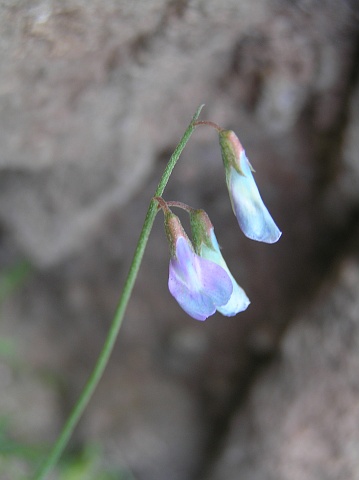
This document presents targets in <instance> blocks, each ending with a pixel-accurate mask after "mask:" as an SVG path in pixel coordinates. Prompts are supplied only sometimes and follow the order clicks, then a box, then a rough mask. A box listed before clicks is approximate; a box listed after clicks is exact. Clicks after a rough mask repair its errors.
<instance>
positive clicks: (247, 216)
mask: <svg viewBox="0 0 359 480" xmlns="http://www.w3.org/2000/svg"><path fill="white" fill-rule="evenodd" d="M219 142H220V146H221V150H222V158H223V163H224V167H225V172H226V182H227V187H228V191H229V196H230V199H231V204H232V209H233V212H234V214H235V216H236V217H237V220H238V223H239V226H240V228H241V230H242V231H243V233H244V234H245V235H246V236H247V237H248V238H251V239H253V240H258V241H260V242H266V243H275V242H276V241H277V240H279V237H280V236H281V234H282V232H281V231H280V230H279V229H278V227H277V225H276V224H275V223H274V220H273V218H272V217H271V215H270V213H269V212H268V210H267V208H266V206H265V205H264V203H263V200H262V198H261V196H260V194H259V191H258V188H257V185H256V183H255V180H254V178H253V173H252V172H253V168H252V166H251V164H250V163H249V161H248V159H247V157H246V154H245V151H244V149H243V147H242V145H241V143H240V141H239V140H238V138H237V136H236V134H235V133H234V132H232V131H231V130H220V131H219Z"/></svg>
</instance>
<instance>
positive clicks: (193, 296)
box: [165, 209, 233, 320]
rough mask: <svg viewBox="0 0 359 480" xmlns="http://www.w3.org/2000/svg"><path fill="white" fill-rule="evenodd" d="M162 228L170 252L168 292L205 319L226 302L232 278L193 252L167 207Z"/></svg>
mask: <svg viewBox="0 0 359 480" xmlns="http://www.w3.org/2000/svg"><path fill="white" fill-rule="evenodd" d="M165 229H166V233H167V237H168V240H169V243H170V252H171V260H170V266H169V278H168V288H169V291H170V292H171V294H172V295H173V296H174V298H175V299H176V300H177V302H178V303H179V305H180V306H181V307H182V308H183V310H184V311H185V312H186V313H188V314H189V315H191V317H193V318H195V319H196V320H206V318H208V317H209V316H210V315H213V314H214V313H215V311H216V310H217V309H218V308H219V307H222V306H223V305H226V304H227V303H228V301H229V299H230V298H231V295H232V291H233V285H232V281H231V279H230V277H229V275H228V273H227V272H226V271H225V269H224V268H222V267H221V266H220V265H218V264H217V263H215V262H212V261H210V260H207V259H205V258H201V257H200V256H199V255H197V254H196V253H195V251H194V249H193V246H192V244H191V242H190V240H189V238H188V237H187V235H186V233H185V231H184V230H183V227H182V225H181V223H180V220H179V218H178V217H177V216H176V215H174V214H173V213H172V212H171V211H170V210H169V209H168V211H166V212H165Z"/></svg>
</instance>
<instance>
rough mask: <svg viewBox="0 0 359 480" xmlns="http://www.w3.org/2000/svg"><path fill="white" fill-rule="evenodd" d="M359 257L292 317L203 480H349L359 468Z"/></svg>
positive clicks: (349, 262) (349, 261)
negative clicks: (277, 353) (278, 352)
mask: <svg viewBox="0 0 359 480" xmlns="http://www.w3.org/2000/svg"><path fill="white" fill-rule="evenodd" d="M358 289H359V262H358V259H357V258H349V259H347V260H346V261H345V262H344V263H343V264H342V266H341V268H340V272H339V274H338V278H337V279H336V281H332V283H331V285H327V286H326V288H324V289H323V291H322V294H321V295H320V296H319V297H318V300H317V301H316V303H315V305H314V306H313V307H312V308H310V309H309V310H308V311H307V312H306V313H304V314H303V315H302V316H301V317H300V318H298V319H296V322H295V324H294V325H293V327H292V328H290V331H289V332H288V333H287V335H286V336H285V338H284V341H283V344H282V347H281V355H280V357H279V358H277V359H276V361H275V362H274V364H273V365H272V366H271V367H270V369H269V370H266V371H265V372H264V374H263V375H261V377H260V378H259V379H258V383H257V385H256V386H255V388H254V389H253V391H252V393H251V395H250V397H249V398H248V400H247V402H246V405H245V406H244V407H243V408H241V409H240V411H239V412H238V414H237V415H236V416H235V418H234V419H233V422H232V426H231V432H230V434H229V437H228V440H227V442H226V446H225V448H224V452H223V454H222V455H221V459H220V460H219V461H218V463H217V465H216V467H215V472H214V473H213V474H212V475H209V476H208V477H207V478H208V479H211V480H216V479H221V480H235V479H238V478H243V479H245V480H257V479H260V478H266V479H268V480H287V479H289V478H290V479H293V480H304V479H305V480H312V479H313V480H317V479H323V480H324V479H325V480H340V479H342V478H346V479H348V480H351V479H352V480H354V479H356V478H358V472H359V457H358V449H357V446H358V443H359V402H358V389H359V381H358V375H357V372H358V368H359V353H358V352H359V350H358V347H359V301H358Z"/></svg>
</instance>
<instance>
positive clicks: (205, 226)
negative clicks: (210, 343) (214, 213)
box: [190, 210, 250, 317]
mask: <svg viewBox="0 0 359 480" xmlns="http://www.w3.org/2000/svg"><path fill="white" fill-rule="evenodd" d="M190 218H191V228H192V234H193V243H194V247H195V251H196V253H198V255H200V256H201V257H202V258H204V259H206V260H210V261H211V262H214V263H216V264H217V265H219V266H220V267H222V268H223V269H224V270H225V271H226V272H227V275H228V276H229V278H230V279H231V282H232V287H233V290H232V295H231V297H230V299H229V300H228V302H227V303H226V304H225V305H222V306H220V307H217V310H218V311H219V312H220V313H221V314H222V315H226V316H227V317H232V316H234V315H236V314H237V313H239V312H243V311H244V310H246V309H247V307H248V305H249V304H250V301H249V299H248V297H247V295H246V293H245V291H244V290H243V288H241V287H240V286H239V285H238V283H237V282H236V280H235V279H234V277H233V275H232V274H231V272H230V271H229V268H228V266H227V264H226V262H225V260H224V258H223V256H222V253H221V250H220V247H219V245H218V241H217V238H216V235H215V233H214V228H213V225H212V223H211V221H210V219H209V217H208V215H207V214H206V212H205V211H204V210H193V211H192V212H191V214H190Z"/></svg>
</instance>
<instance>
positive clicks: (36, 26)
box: [0, 0, 359, 480]
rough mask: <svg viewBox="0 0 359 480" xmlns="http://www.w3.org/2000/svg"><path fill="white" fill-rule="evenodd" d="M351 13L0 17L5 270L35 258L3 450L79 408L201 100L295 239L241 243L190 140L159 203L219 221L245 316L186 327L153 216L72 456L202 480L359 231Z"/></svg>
mask: <svg viewBox="0 0 359 480" xmlns="http://www.w3.org/2000/svg"><path fill="white" fill-rule="evenodd" d="M356 11H357V4H356V3H355V2H352V3H350V2H337V1H335V0H327V1H324V2H320V4H319V3H318V2H315V1H314V0H313V1H311V0H302V1H297V2H287V1H284V0H283V1H279V0H278V1H275V2H270V1H264V0H261V1H259V0H257V1H252V0H251V1H248V2H247V1H241V2H238V1H229V0H227V1H225V2H218V1H199V0H198V1H193V2H186V1H168V0H167V1H165V0H163V1H144V2H127V1H126V2H125V1H123V2H121V1H116V2H111V1H109V0H108V1H107V0H106V1H105V0H102V1H98V2H96V1H93V2H85V1H71V2H64V1H57V2H56V1H52V2H50V1H38V2H34V1H32V2H29V1H27V2H20V1H10V0H9V1H7V2H2V3H1V5H0V65H1V68H2V72H1V75H0V93H1V95H0V140H1V145H2V150H1V154H0V266H1V267H7V269H9V268H10V269H11V268H12V267H13V266H14V265H16V264H17V262H18V261H19V260H20V259H22V258H24V257H25V258H29V259H30V260H31V262H32V264H33V270H32V272H31V273H30V274H29V275H28V276H27V278H26V279H25V280H24V283H23V285H22V286H21V287H18V289H17V290H15V291H13V292H12V294H7V296H5V298H4V296H3V295H2V292H1V291H0V294H1V295H0V298H1V299H3V302H2V305H1V312H0V313H1V322H0V336H1V337H0V338H1V339H5V340H6V341H7V340H9V341H10V342H12V343H13V344H14V345H15V346H16V351H17V352H18V356H19V359H18V362H17V363H15V364H14V363H10V364H9V363H8V361H7V360H6V359H5V360H6V361H3V358H2V357H1V360H2V362H3V363H4V367H3V368H1V369H0V386H1V387H2V386H3V385H6V388H7V390H6V394H4V393H3V391H4V390H3V388H0V397H1V400H0V405H1V409H2V410H3V412H1V414H3V415H5V416H8V417H9V418H10V419H11V422H10V434H11V435H12V437H13V438H15V439H17V440H19V441H25V442H26V441H28V440H29V439H34V440H36V441H44V442H49V440H52V439H54V438H55V436H56V433H57V431H58V428H59V425H61V424H62V423H63V421H64V420H65V418H66V416H67V414H68V412H69V410H70V408H71V407H72V406H73V404H74V402H75V400H76V399H77V398H78V395H79V393H80V390H81V388H82V386H83V384H84V382H85V379H86V378H87V376H88V374H89V373H90V371H91V368H92V366H93V364H94V361H95V358H96V357H97V354H98V352H99V350H100V348H101V346H102V343H103V340H104V338H105V335H106V332H107V330H108V327H109V322H110V319H111V316H112V314H113V311H114V309H115V305H116V302H117V299H118V295H119V292H120V289H121V286H122V285H123V280H124V277H125V275H126V272H127V269H128V266H129V263H130V258H131V256H132V254H133V250H134V245H135V242H136V240H137V237H138V233H139V231H140V228H141V224H142V221H143V218H144V215H145V211H146V208H147V204H148V200H149V199H150V198H151V196H152V195H153V192H154V190H155V187H156V184H157V182H158V179H159V176H160V174H161V172H162V170H163V168H164V165H165V161H167V159H168V157H169V155H170V153H171V152H172V151H173V148H174V147H175V145H176V142H177V141H178V140H179V138H180V137H181V135H182V134H183V131H184V129H185V128H186V125H187V124H188V122H189V120H190V118H191V116H192V114H193V113H194V111H195V109H196V107H197V105H199V104H200V103H203V102H204V103H206V107H205V110H204V112H203V116H202V117H203V118H206V119H210V120H213V121H215V122H217V123H219V124H221V125H223V126H224V127H229V128H232V129H234V130H236V131H237V132H238V134H239V136H240V138H241V140H242V142H243V144H244V146H245V147H246V150H247V153H248V156H249V158H250V160H251V162H252V163H253V165H254V167H255V169H256V171H257V173H256V179H257V182H258V184H259V186H260V190H261V193H262V196H263V198H264V199H265V202H266V204H267V205H268V207H269V209H270V211H271V212H272V213H273V216H274V218H275V219H276V221H277V223H278V224H279V226H280V228H281V229H282V230H283V232H284V234H283V237H282V239H281V240H280V242H279V243H278V244H276V245H270V246H269V245H261V244H258V243H256V242H251V241H249V240H248V239H245V238H244V237H243V235H242V234H241V232H240V231H239V228H238V225H237V223H236V220H235V218H234V216H233V214H232V212H231V209H230V204H229V200H228V195H227V192H226V187H225V182H224V173H223V170H222V166H221V161H220V152H219V148H218V144H217V139H216V134H215V132H214V131H212V130H210V129H208V128H207V129H206V128H202V127H201V129H198V130H197V131H196V133H195V135H194V136H193V137H192V138H191V141H190V143H189V144H188V146H187V147H186V150H185V152H184V154H183V158H182V159H181V162H180V163H179V164H178V165H177V167H176V170H175V175H174V176H173V177H172V179H171V181H170V184H169V186H168V189H167V190H166V198H168V199H177V200H181V201H184V202H187V203H189V204H192V205H193V206H195V207H203V208H205V209H206V210H207V212H208V214H209V215H210V217H211V219H212V221H213V223H214V225H215V228H216V233H217V236H218V238H219V242H220V244H221V245H222V247H223V252H224V256H225V258H226V260H227V261H228V264H229V265H230V267H231V270H232V272H233V274H234V275H235V276H236V278H238V280H239V283H240V284H241V285H242V286H243V287H244V288H245V290H246V292H247V293H248V295H249V297H250V299H251V301H252V304H251V306H250V308H249V309H248V311H247V312H245V313H244V314H243V315H240V316H238V317H236V318H230V319H227V318H223V317H221V316H220V315H216V316H214V317H213V318H211V319H209V320H208V321H207V322H205V323H204V324H202V323H200V322H195V321H194V320H192V319H190V318H188V317H186V315H185V314H184V313H183V311H182V310H181V309H180V308H179V307H178V306H177V304H176V303H175V302H174V301H173V300H172V298H171V296H170V294H169V293H168V291H167V285H166V282H167V278H166V277H167V268H168V246H167V244H166V240H165V236H164V232H163V225H162V219H161V218H160V216H159V217H158V219H157V220H156V222H155V225H154V229H153V232H152V235H151V238H150V242H149V245H148V250H147V252H146V255H145V259H144V263H143V265H142V268H141V272H140V276H139V278H138V281H137V284H136V288H135V290H134V294H133V298H132V300H131V303H130V305H129V309H128V312H127V314H126V320H125V323H124V325H123V330H122V332H121V336H120V339H119V342H118V344H117V345H116V348H115V351H114V354H113V356H112V358H111V362H110V365H109V367H108V370H107V371H106V373H105V377H104V379H103V381H102V382H101V384H100V386H99V390H98V391H97V393H96V394H95V397H94V399H93V400H92V402H91V404H90V406H89V408H88V411H87V412H86V414H85V416H84V418H83V420H82V422H81V425H80V426H79V428H78V429H77V431H76V432H75V436H74V439H73V441H72V444H71V446H70V450H71V449H73V451H76V449H81V448H83V447H84V446H85V445H86V444H87V443H88V442H90V441H91V442H92V441H94V442H96V441H97V442H100V443H101V446H102V447H103V452H104V456H105V459H106V461H108V462H109V464H111V465H114V466H120V467H121V466H128V467H129V468H130V469H131V470H132V471H133V472H134V473H135V475H136V478H137V479H139V480H151V479H156V480H161V479H162V478H163V479H168V478H171V479H177V480H182V479H183V480H184V479H185V480H189V479H191V478H193V479H196V480H198V479H199V478H201V476H202V477H203V476H204V475H205V474H206V472H207V473H208V468H210V467H211V466H212V461H213V458H215V452H218V449H219V446H220V444H221V443H222V441H223V440H224V439H225V435H226V429H227V426H228V425H230V424H231V419H232V415H233V414H234V413H235V414H237V412H238V408H239V407H238V406H239V405H241V404H242V403H243V401H244V399H245V398H246V397H247V396H248V393H249V391H250V387H251V385H252V384H253V382H255V379H256V374H257V373H258V367H259V366H262V365H263V364H265V363H266V361H267V360H268V359H269V358H271V355H272V353H273V352H275V351H276V350H277V348H278V344H279V342H280V340H281V338H282V336H283V331H284V330H285V328H286V327H287V325H288V324H289V323H290V322H291V320H292V318H293V317H294V316H295V315H297V314H298V311H299V312H305V311H306V309H307V304H308V299H309V298H313V297H314V296H315V295H316V292H317V290H318V287H319V286H320V284H321V283H322V282H323V279H325V277H326V276H327V274H328V272H329V271H330V270H331V266H332V265H333V263H335V262H336V261H337V259H338V258H339V257H340V256H341V255H342V253H343V250H344V249H345V248H346V246H347V245H348V243H350V241H351V239H352V238H354V237H353V235H354V232H355V231H356V229H357V225H358V217H359V215H358V212H359V208H358V204H359V202H358V200H359V199H358V190H357V188H356V185H357V184H358V181H359V178H358V177H359V175H358V168H357V166H358V164H359V162H358V158H357V157H358V155H357V152H358V149H357V148H356V142H357V135H356V133H355V132H356V125H357V124H358V94H357V93H356V90H357V86H356V80H357V76H358V71H357V69H358V67H357V65H358V62H357V52H358V25H357V14H356ZM184 218H185V217H184ZM6 271H8V270H6ZM343 271H346V270H345V268H344V270H343ZM343 275H344V274H343ZM344 276H345V275H344ZM343 278H344V277H343ZM0 280H1V278H0ZM344 283H345V282H344ZM2 285H3V283H2V282H1V281H0V287H1V286H2ZM340 285H341V284H339V287H338V288H339V290H340V291H342V288H344V286H343V287H341V286H340ZM348 288H349V286H348ZM0 290H1V288H0ZM333 295H335V293H333ZM303 308H305V310H303ZM303 315H304V316H305V314H304V313H303ZM319 317H320V314H319V313H318V318H319ZM318 328H319V327H318ZM296 331H297V332H298V335H299V337H298V342H299V344H300V335H301V333H300V332H301V330H300V329H299V330H296ZM293 335H294V334H293ZM333 335H335V332H334V333H333ZM338 335H339V334H338ZM289 338H290V337H289ZM341 338H342V337H340V335H339V336H338V337H337V339H336V340H335V341H336V342H337V343H336V344H338V345H339V343H340V342H341ZM333 341H334V337H333ZM292 342H293V345H294V344H295V342H296V340H295V339H294V338H293V340H292ZM285 345H287V344H286V343H285ZM285 351H286V350H285ZM324 353H325V352H324ZM324 353H323V355H324ZM288 355H292V354H289V353H288ZM318 355H319V353H318ZM290 358H291V357H290ZM306 368H307V364H306V363H304V364H303V372H304V371H306ZM297 369H298V371H300V369H301V367H300V365H299V364H298V366H297ZM269 378H270V379H272V376H271V373H270V372H269ZM262 382H263V384H265V385H267V384H266V383H265V382H266V376H265V374H263V375H261V376H260V377H259V379H258V387H255V388H260V385H261V383H262ZM308 382H309V383H310V381H309V379H308ZM31 383H32V384H33V385H34V388H36V389H37V390H38V391H37V393H33V394H32V393H30V392H29V385H30V384H31ZM269 383H270V384H271V385H272V383H271V382H269ZM263 388H264V387H263ZM278 388H279V387H278ZM293 388H294V386H293ZM343 389H344V386H343ZM22 392H24V394H23V393H22ZM26 392H29V393H26ZM255 395H256V394H255V393H254V396H253V397H249V398H256V397H255ZM318 395H319V394H318ZM11 397H13V398H14V401H13V402H12V401H11ZM26 398H28V399H29V401H31V408H30V406H29V407H27V406H26ZM338 401H339V400H338ZM249 402H250V400H248V403H247V404H246V412H248V410H250V403H249ZM11 405H12V406H11ZM338 405H339V403H338ZM15 406H17V407H16V408H15ZM15 410H21V415H20V414H19V415H17V414H16V412H15ZM26 411H29V415H28V416H27V415H26V414H25V413H26ZM24 412H25V413H24ZM298 412H299V411H298ZM353 412H354V411H353ZM354 413H355V412H354ZM354 413H353V414H354ZM239 415H241V413H239ZM243 415H244V414H243ZM298 415H299V413H298ZM296 418H299V416H298V417H296ZM245 421H246V422H250V417H249V418H248V419H246V420H245ZM34 424H36V426H34ZM294 427H295V425H294ZM294 427H293V430H292V431H294ZM233 428H234V427H233ZM287 428H289V427H287ZM34 430H35V432H34ZM250 433H251V432H248V434H250ZM310 433H311V432H310ZM267 434H268V435H269V432H267V433H265V432H263V437H262V438H263V439H266V438H267V437H266V435H267ZM288 435H289V433H288ZM328 436H329V435H328ZM268 438H269V437H268ZM263 441H264V440H263ZM229 443H230V441H229ZM296 449H298V447H297V446H296V445H295V446H294V450H293V455H296V453H295V452H296V451H297V450H296ZM262 453H263V452H261V451H260V452H259V454H262ZM276 454H277V453H276V452H275V451H273V457H274V458H275V455H276ZM288 456H289V458H292V457H290V455H289V453H288ZM296 458H297V457H296ZM303 458H304V454H303ZM257 460H258V462H259V463H258V464H259V465H264V464H261V463H260V461H259V459H257V458H254V459H253V462H254V463H256V462H257ZM270 461H274V460H273V459H271V460H270ZM293 461H294V460H293ZM296 461H297V460H296ZM340 461H341V460H340ZM340 461H339V460H338V462H339V463H340ZM223 462H224V460H223ZM298 463H299V460H298ZM219 465H223V466H224V465H225V463H222V461H220V463H219ZM206 466H207V468H206ZM283 468H284V467H283ZM298 469H299V467H298ZM30 470H31V468H30V467H29V471H30ZM299 470H300V469H299ZM299 470H298V471H299ZM283 475H284V473H283ZM10 478H11V477H10ZM283 478H286V477H285V476H283ZM287 478H290V479H291V478H292V477H291V476H290V475H288V476H287Z"/></svg>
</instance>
